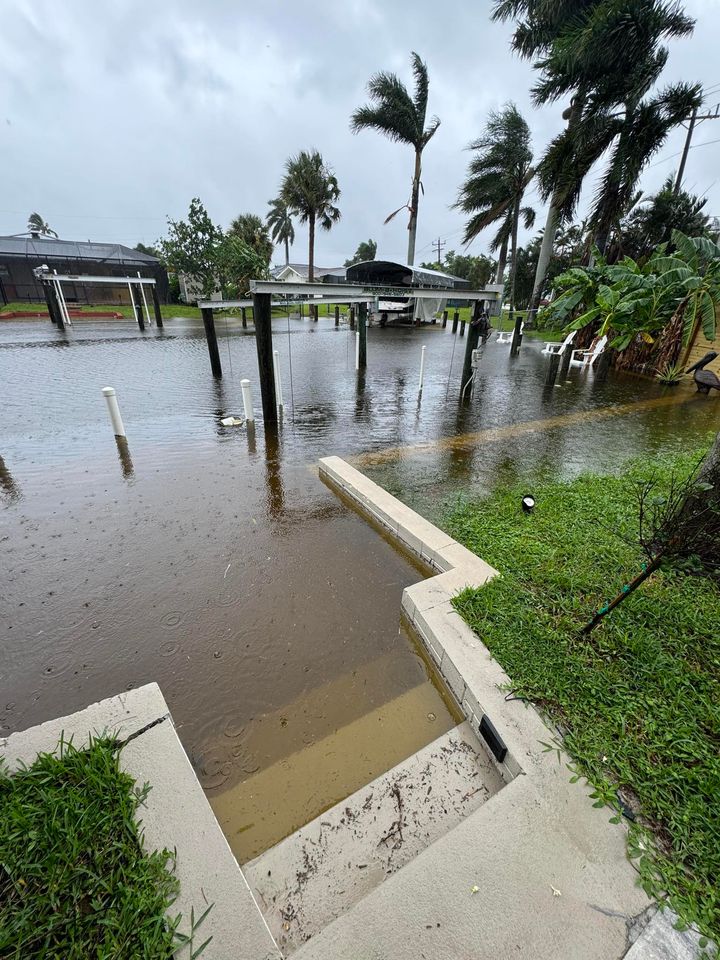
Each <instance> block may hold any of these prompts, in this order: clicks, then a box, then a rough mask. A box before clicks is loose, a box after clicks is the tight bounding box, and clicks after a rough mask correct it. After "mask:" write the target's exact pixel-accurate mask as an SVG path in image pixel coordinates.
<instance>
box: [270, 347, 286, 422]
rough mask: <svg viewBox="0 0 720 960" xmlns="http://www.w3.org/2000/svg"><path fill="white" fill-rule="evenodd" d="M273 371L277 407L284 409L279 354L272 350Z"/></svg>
mask: <svg viewBox="0 0 720 960" xmlns="http://www.w3.org/2000/svg"><path fill="white" fill-rule="evenodd" d="M273 370H274V371H275V399H276V402H277V405H278V406H279V407H281V408H284V406H285V404H284V403H283V392H282V373H281V372H280V353H279V352H278V351H277V350H273Z"/></svg>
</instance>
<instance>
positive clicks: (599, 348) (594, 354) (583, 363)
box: [570, 337, 607, 369]
mask: <svg viewBox="0 0 720 960" xmlns="http://www.w3.org/2000/svg"><path fill="white" fill-rule="evenodd" d="M606 343H607V337H601V338H600V339H599V340H598V342H597V343H596V344H595V346H594V347H588V348H587V349H585V350H573V352H572V354H571V356H570V366H571V367H584V368H586V369H587V368H589V367H591V366H592V365H593V364H594V363H595V361H596V360H597V358H598V357H599V356H600V354H601V353H602V352H603V350H604V349H605V344H606Z"/></svg>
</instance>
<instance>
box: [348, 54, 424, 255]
mask: <svg viewBox="0 0 720 960" xmlns="http://www.w3.org/2000/svg"><path fill="white" fill-rule="evenodd" d="M410 63H411V65H412V72H413V78H414V80H415V90H414V94H413V96H410V94H409V93H408V91H407V88H406V87H405V84H404V83H402V82H401V81H400V79H399V78H398V77H397V76H396V75H395V74H394V73H385V72H384V71H380V72H379V73H375V74H373V75H372V77H370V80H369V82H368V85H367V91H368V95H369V97H370V100H371V103H370V104H367V105H366V106H364V107H358V109H357V110H355V112H354V113H353V115H352V117H351V118H350V129H351V130H352V132H353V133H358V132H359V131H360V130H365V129H367V128H370V129H372V130H378V131H380V133H383V134H385V136H386V137H388V139H390V140H393V141H394V142H395V143H407V144H409V145H410V146H411V147H413V149H414V150H415V170H414V173H413V180H412V192H411V196H410V203H409V204H404V205H403V206H402V207H400V208H399V209H398V210H395V211H394V213H391V214H390V216H389V217H387V219H386V220H385V223H388V222H389V221H390V220H392V218H393V217H394V216H395V215H396V214H398V213H400V210H405V209H408V210H409V211H410V219H409V221H408V231H409V233H408V254H407V262H408V264H409V265H410V266H412V265H413V263H414V261H415V236H416V234H417V219H418V204H419V202H420V189H421V187H422V183H421V181H420V175H421V173H422V152H423V150H424V149H425V147H426V146H427V144H428V142H429V141H430V139H431V138H432V136H433V135H434V133H435V131H436V130H437V128H438V127H439V126H440V120H439V119H438V118H437V117H432V118H431V119H430V122H429V124H428V126H427V127H426V126H425V117H426V114H427V103H428V89H429V86H430V82H429V80H428V71H427V66H426V65H425V64H424V63H423V61H422V60H421V59H420V57H419V56H418V54H417V53H414V52H413V53H412V54H411V56H410Z"/></svg>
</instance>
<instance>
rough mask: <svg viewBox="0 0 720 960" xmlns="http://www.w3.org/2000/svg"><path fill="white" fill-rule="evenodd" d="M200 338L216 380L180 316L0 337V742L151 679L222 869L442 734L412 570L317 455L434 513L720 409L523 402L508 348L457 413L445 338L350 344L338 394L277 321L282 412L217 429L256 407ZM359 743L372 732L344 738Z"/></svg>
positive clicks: (701, 404) (315, 347)
mask: <svg viewBox="0 0 720 960" xmlns="http://www.w3.org/2000/svg"><path fill="white" fill-rule="evenodd" d="M288 329H289V333H288ZM310 333H312V335H309V334H310ZM218 335H219V339H220V340H221V341H222V343H221V355H222V358H223V369H224V373H225V375H224V377H223V379H222V381H217V380H215V378H213V377H212V376H211V373H210V370H209V364H208V358H207V348H206V345H205V342H204V339H203V337H202V324H201V322H200V321H187V320H175V321H169V322H168V323H167V324H166V328H165V332H164V333H163V335H162V336H160V335H159V332H158V331H156V330H155V328H150V329H148V330H147V331H146V332H145V334H140V332H139V331H138V330H137V328H136V327H133V325H132V324H130V323H129V322H124V323H123V322H119V321H118V322H115V321H111V322H97V323H90V322H82V323H81V322H78V323H76V324H75V326H74V327H73V328H72V330H68V331H66V332H65V333H64V334H63V333H62V332H60V331H58V330H57V329H56V328H54V327H51V325H50V324H44V323H14V322H10V323H6V324H4V325H3V326H2V327H0V338H1V339H0V347H2V349H0V378H1V382H2V383H3V385H4V388H5V389H4V396H3V411H2V424H1V429H2V440H1V442H2V449H3V456H4V458H5V459H4V460H3V459H0V524H2V532H1V535H0V563H1V564H2V569H3V591H2V595H1V596H0V623H1V624H2V627H1V629H2V631H3V640H2V642H3V646H2V652H3V658H2V662H3V669H2V673H1V674H0V718H1V719H0V727H2V732H3V733H6V732H8V731H12V730H17V729H22V728H24V727H27V726H29V725H31V724H33V723H37V722H40V721H42V720H45V719H48V718H49V717H53V716H58V715H60V714H64V713H69V712H71V711H73V710H77V709H79V708H81V707H83V706H85V705H86V704H87V703H89V702H92V701H94V700H97V699H100V698H102V697H105V696H110V695H112V694H115V693H117V692H119V691H122V690H124V689H128V688H130V687H133V686H137V685H139V684H142V683H145V682H148V681H150V680H156V681H158V682H159V683H160V686H161V688H162V690H163V693H164V694H165V697H166V698H167V700H168V703H169V705H170V708H171V710H172V712H173V716H174V717H175V720H176V722H177V724H178V732H179V734H180V736H181V738H182V740H183V743H184V745H185V747H186V749H187V750H188V753H189V754H190V756H191V758H192V760H193V762H194V764H195V768H196V770H197V772H198V775H199V777H200V778H201V781H202V782H203V784H204V786H205V787H206V789H207V790H208V792H209V793H210V795H211V798H212V802H213V805H214V806H215V807H216V810H218V812H219V815H221V817H223V818H224V820H225V822H226V824H227V829H228V833H229V834H230V836H231V842H232V843H233V845H234V846H235V848H236V850H238V854H239V855H240V856H242V857H245V856H246V855H251V854H252V852H256V851H257V850H258V849H259V846H262V845H263V844H264V843H267V842H270V841H271V840H272V838H275V837H277V836H278V835H280V834H281V833H282V832H283V831H285V830H287V829H289V828H292V827H293V826H294V825H297V824H298V823H299V821H300V820H302V818H303V817H305V816H307V815H309V814H312V811H318V810H320V809H322V808H323V805H329V804H330V803H333V802H335V801H336V800H337V799H339V798H340V797H341V796H342V795H343V791H349V790H352V789H355V787H356V786H358V785H359V783H358V782H357V781H358V777H363V778H370V777H371V776H375V775H377V774H379V773H380V772H382V771H383V770H384V769H386V768H387V766H389V765H390V764H392V763H395V762H397V760H399V759H402V756H400V754H402V753H403V751H406V752H410V751H412V750H414V749H417V747H418V746H421V745H422V744H423V743H425V742H428V741H429V740H431V739H434V738H435V737H436V736H439V735H440V734H441V733H442V732H443V730H444V729H447V728H448V725H452V723H453V722H454V718H453V716H452V712H451V711H450V710H449V709H448V707H447V706H445V705H443V703H442V702H441V701H440V702H436V701H437V700H438V698H439V694H438V692H437V690H436V689H435V688H434V687H433V685H432V683H431V681H430V679H429V677H428V674H427V670H426V668H425V666H424V665H423V663H422V662H421V660H420V659H419V658H418V655H417V652H416V651H415V650H414V648H413V646H412V644H411V642H410V641H409V639H408V638H407V637H405V636H404V635H398V619H399V610H400V596H401V593H402V589H403V587H404V586H406V585H407V584H409V583H412V582H414V581H416V580H417V579H419V577H420V575H421V574H420V572H419V571H418V570H417V569H416V568H415V567H414V566H413V565H412V563H411V562H409V561H408V560H407V559H406V558H404V557H403V556H401V555H400V554H399V553H397V552H396V551H395V550H394V549H393V548H392V547H391V546H390V545H389V544H388V543H387V542H385V540H383V538H382V537H380V536H378V535H377V534H376V533H375V532H374V531H373V530H372V528H371V527H370V526H369V525H368V524H367V523H365V522H364V521H363V520H362V519H360V518H359V517H358V516H356V515H355V514H354V513H352V512H351V511H349V510H348V509H347V508H346V507H345V506H344V505H343V504H342V503H341V502H340V501H339V500H338V499H337V498H336V497H335V496H333V494H331V493H330V491H328V490H327V489H326V488H325V487H324V485H323V484H321V483H320V482H319V480H318V478H317V475H316V473H315V472H313V470H312V469H310V468H311V467H312V465H314V464H315V463H316V461H317V459H318V457H320V456H325V455H329V454H340V455H345V456H348V457H358V458H359V459H360V460H361V462H362V464H363V469H366V470H368V471H369V472H370V473H371V474H372V475H373V476H375V477H376V478H378V479H379V480H380V481H381V482H383V483H384V484H385V485H387V486H388V487H389V488H390V489H391V490H393V492H397V493H399V494H400V495H401V496H402V497H403V498H405V499H409V500H412V501H414V502H416V503H417V504H418V505H420V506H421V507H422V508H423V509H427V510H428V512H434V513H437V512H439V511H440V509H441V506H442V503H443V502H444V500H445V499H446V498H447V497H448V496H453V495H455V493H457V492H466V491H468V490H475V491H480V492H482V491H485V490H488V489H490V488H491V487H492V486H493V485H494V484H496V483H498V482H503V481H504V480H506V479H509V478H515V477H516V476H517V477H522V476H532V475H533V474H536V473H537V471H538V470H543V471H546V472H548V473H550V474H555V475H557V474H563V475H568V474H572V473H576V472H578V471H579V470H582V469H584V468H586V467H592V468H598V467H600V468H603V469H605V468H609V469H613V468H616V467H618V466H620V465H621V464H622V463H623V462H624V461H625V460H626V459H627V458H628V457H629V456H633V455H635V454H636V453H638V452H648V453H656V454H659V455H662V454H664V453H666V452H673V451H675V450H677V449H679V448H681V447H683V446H687V445H688V444H693V443H697V442H699V441H700V440H701V439H702V438H703V437H704V436H705V435H706V433H707V431H708V430H710V429H712V428H713V427H714V425H715V423H716V421H717V415H718V410H720V407H719V406H718V403H719V402H720V401H718V400H717V399H716V398H711V399H708V398H707V397H700V396H698V395H697V394H695V393H694V392H693V389H692V386H688V387H684V386H681V387H679V388H677V390H676V392H663V391H662V389H661V388H660V387H659V386H657V385H656V384H654V383H651V382H647V381H643V380H639V379H638V378H635V377H629V376H617V375H614V374H612V373H611V374H610V375H609V376H608V377H607V379H606V380H605V381H603V380H600V379H598V378H595V377H594V376H593V374H592V373H588V372H586V371H576V370H573V371H571V372H570V374H569V375H568V377H567V379H563V380H561V381H560V383H559V384H558V385H556V386H555V387H554V388H553V389H552V390H548V389H544V379H545V370H546V366H545V363H546V358H544V357H542V356H541V354H540V344H539V343H534V342H533V341H532V340H530V339H529V338H527V337H526V338H525V340H524V343H523V348H522V351H521V354H520V356H519V357H518V358H517V359H516V360H513V359H511V358H510V357H509V352H508V351H507V349H506V348H504V347H502V346H499V345H496V344H495V343H494V342H493V341H490V342H488V343H487V345H486V346H485V347H484V349H483V354H482V359H481V362H480V369H479V372H478V376H477V381H476V386H475V391H474V395H473V397H472V399H470V400H468V401H467V402H465V403H464V404H462V405H460V404H459V403H458V392H459V379H460V373H461V370H462V363H461V360H462V350H463V347H464V341H458V346H457V348H456V349H455V357H454V361H453V366H452V371H451V357H452V352H453V343H454V339H455V338H453V337H452V335H451V332H450V327H448V329H447V331H445V332H443V331H442V329H441V327H440V326H439V325H438V326H435V327H431V328H426V329H415V330H393V329H390V328H387V329H384V330H379V329H377V328H371V330H370V331H369V335H368V339H369V346H368V368H367V370H366V371H363V372H360V374H359V375H358V374H356V372H355V370H354V362H353V360H354V343H352V342H351V336H349V335H348V333H347V331H346V329H345V328H342V327H341V328H339V329H336V328H335V327H334V321H333V319H332V317H330V318H328V319H326V318H324V317H321V319H320V321H319V323H318V324H311V323H310V322H309V321H308V320H297V321H291V322H290V323H289V324H288V323H287V321H286V320H284V319H282V320H280V321H279V322H278V325H277V328H276V330H275V338H274V347H275V349H277V350H278V351H279V364H280V368H281V372H282V376H283V381H284V384H285V385H286V387H285V389H286V397H285V400H286V403H287V404H288V409H290V408H291V407H290V405H291V404H292V407H294V411H295V415H294V417H290V416H288V417H287V418H286V419H285V421H284V423H282V425H281V426H280V428H279V429H278V430H277V431H276V432H274V433H267V434H266V433H265V431H264V430H263V426H262V423H261V422H260V421H258V422H257V423H256V424H255V425H254V426H253V425H248V426H247V427H223V426H222V424H221V422H220V421H221V420H222V419H223V418H224V417H227V416H230V415H238V413H239V412H240V411H242V409H243V406H242V396H241V390H240V380H241V379H242V378H243V377H248V378H249V379H250V380H251V383H252V387H253V392H254V395H255V397H256V398H258V397H259V396H260V390H259V384H258V381H257V355H256V350H255V343H254V337H253V332H252V329H250V330H247V331H244V330H243V329H242V326H241V321H240V319H239V318H237V319H235V318H233V319H229V320H228V323H227V328H226V325H225V323H224V322H223V323H219V324H218ZM422 345H425V346H426V347H427V350H426V366H425V383H424V389H423V400H422V404H421V405H420V406H418V404H417V376H418V368H419V355H420V347H421V346H422ZM290 348H292V351H291V350H290ZM291 352H292V365H293V379H292V384H293V387H292V391H293V396H292V397H288V396H287V391H288V385H289V384H290V377H289V366H290V356H291ZM448 377H450V388H449V389H448ZM107 384H111V385H113V386H114V387H115V388H116V390H117V392H118V402H119V405H120V409H121V411H122V415H123V419H124V422H125V426H126V429H127V432H128V437H127V440H125V441H122V442H121V441H117V442H116V441H115V438H114V437H113V435H112V433H111V430H110V427H109V424H108V421H107V411H106V407H105V403H104V401H103V398H102V394H101V389H102V387H103V386H105V385H107ZM41 392H42V396H41ZM446 394H447V399H446ZM39 409H42V411H43V415H42V416H41V417H36V418H32V417H29V415H28V411H32V410H39ZM131 451H132V455H131ZM118 460H119V463H120V469H118ZM9 465H11V467H10V466H9ZM431 702H432V703H433V706H432V707H428V704H429V703H431ZM429 714H432V715H433V716H434V717H435V718H436V720H435V721H433V722H431V723H429V722H428V715H429ZM372 718H375V719H374V720H373V719H372ZM378 718H384V719H378ZM390 718H393V719H392V720H391V719H390ZM374 723H377V724H378V725H380V724H385V726H384V728H383V729H384V731H385V733H384V734H383V735H382V736H380V735H378V736H375V737H373V736H372V735H368V736H366V734H367V733H368V732H369V731H372V729H374V727H373V724H374ZM401 731H405V732H403V733H402V734H401ZM355 742H357V743H360V742H362V743H363V749H362V755H360V754H359V753H358V751H357V750H355V752H354V753H353V749H354V748H353V746H352V745H353V743H355ZM333 758H335V759H333ZM346 760H347V761H348V762H346ZM350 761H351V762H350ZM310 769H312V770H313V776H312V777H311V778H310V779H309V781H308V780H307V778H306V781H307V783H306V782H305V781H303V779H302V772H301V771H302V770H310ZM294 778H295V779H294ZM300 782H303V783H305V785H304V786H303V788H302V789H300V787H299V786H298V783H300ZM283 784H285V786H284V787H283V786H282V785H283ZM310 786H312V787H313V789H312V790H310ZM306 787H307V789H306ZM263 791H270V792H271V793H272V796H269V795H267V794H263ZM283 791H284V792H283ZM293 791H294V792H293ZM303 791H305V793H303ZM308 791H309V792H308ZM301 794H302V796H303V797H304V799H302V801H301V802H298V803H295V802H294V801H292V799H291V798H292V796H297V797H300V795H301ZM263 795H264V796H265V799H262V800H261V799H258V798H259V797H262V796H263ZM233 797H234V799H232V798H233ZM223 798H224V799H223ZM238 806H241V807H243V808H244V812H243V816H245V820H243V819H242V817H241V818H240V819H238V818H237V816H236V814H237V808H238ZM263 811H264V813H263ZM313 815H314V814H313ZM251 817H252V818H254V819H252V822H251V821H250V820H249V819H248V818H251ZM250 822H251V823H252V825H248V824H250ZM246 828H247V829H246ZM237 831H240V833H238V834H237V835H238V836H239V837H243V838H244V839H242V841H241V840H237V841H236V840H233V839H232V837H233V836H234V835H235V833H237ZM258 845H259V846H258Z"/></svg>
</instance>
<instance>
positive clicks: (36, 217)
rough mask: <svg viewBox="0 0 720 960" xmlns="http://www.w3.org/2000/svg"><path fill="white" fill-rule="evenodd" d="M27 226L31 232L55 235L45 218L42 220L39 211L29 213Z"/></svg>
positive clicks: (48, 235) (41, 234)
mask: <svg viewBox="0 0 720 960" xmlns="http://www.w3.org/2000/svg"><path fill="white" fill-rule="evenodd" d="M27 228H28V230H29V231H30V232H31V233H39V234H40V236H41V237H57V234H56V233H55V231H54V230H53V229H51V227H50V224H49V223H48V222H47V220H43V218H42V217H41V216H40V214H39V213H31V214H30V216H29V217H28V223H27Z"/></svg>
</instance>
